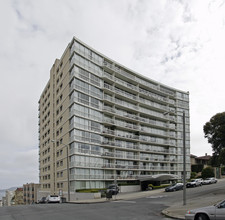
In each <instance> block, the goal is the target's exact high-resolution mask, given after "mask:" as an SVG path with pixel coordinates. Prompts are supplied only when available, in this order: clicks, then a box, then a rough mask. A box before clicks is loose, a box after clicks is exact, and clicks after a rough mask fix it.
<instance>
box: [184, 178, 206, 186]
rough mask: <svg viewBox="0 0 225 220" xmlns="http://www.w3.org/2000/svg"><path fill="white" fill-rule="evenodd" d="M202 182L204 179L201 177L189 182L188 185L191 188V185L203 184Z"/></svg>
mask: <svg viewBox="0 0 225 220" xmlns="http://www.w3.org/2000/svg"><path fill="white" fill-rule="evenodd" d="M202 182H203V180H202V179H201V178H200V179H195V180H192V181H191V182H188V183H187V184H186V187H187V188H189V187H196V186H201V185H202Z"/></svg>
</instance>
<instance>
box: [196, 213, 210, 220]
mask: <svg viewBox="0 0 225 220" xmlns="http://www.w3.org/2000/svg"><path fill="white" fill-rule="evenodd" d="M208 219H209V218H208V217H207V216H206V215H204V214H199V215H198V216H197V218H196V220H208Z"/></svg>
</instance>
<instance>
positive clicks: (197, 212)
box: [185, 200, 225, 220]
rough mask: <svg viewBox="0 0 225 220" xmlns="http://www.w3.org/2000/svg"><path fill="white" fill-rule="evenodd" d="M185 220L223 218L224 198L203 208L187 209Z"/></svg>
mask: <svg viewBox="0 0 225 220" xmlns="http://www.w3.org/2000/svg"><path fill="white" fill-rule="evenodd" d="M185 219H186V220H215V219H225V200H223V201H222V202H220V203H218V204H216V205H213V206H207V207H203V208H198V209H193V210H189V211H187V213H186V215H185Z"/></svg>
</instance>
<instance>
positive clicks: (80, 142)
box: [39, 37, 190, 200]
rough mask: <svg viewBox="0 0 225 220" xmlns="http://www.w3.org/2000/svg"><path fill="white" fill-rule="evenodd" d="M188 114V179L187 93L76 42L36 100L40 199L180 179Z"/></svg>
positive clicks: (70, 47) (53, 69)
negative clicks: (144, 180) (158, 178)
mask: <svg viewBox="0 0 225 220" xmlns="http://www.w3.org/2000/svg"><path fill="white" fill-rule="evenodd" d="M183 113H185V137H186V141H185V145H186V155H187V159H186V163H187V164H186V165H187V166H186V167H187V178H189V177H190V120H189V93H188V92H184V91H181V90H178V89H175V88H172V87H169V86H167V85H164V84H161V83H160V82H156V81H154V80H152V79H150V78H147V77H145V76H143V75H141V74H138V73H136V72H134V71H132V70H130V69H128V68H126V67H124V66H123V65H121V64H119V63H117V62H115V61H114V60H112V59H110V58H108V57H106V56H105V55H103V54H101V53H99V52H98V51H96V50H94V49H93V48H91V47H90V46H88V45H86V44H85V43H83V42H82V41H80V40H78V39H77V38H75V37H74V38H73V39H72V41H71V42H70V43H69V45H68V46H67V48H66V50H65V52H64V53H63V55H62V57H61V58H60V59H56V61H55V63H54V64H53V66H52V68H51V71H50V79H49V81H48V82H47V84H46V87H45V88H44V90H43V92H42V94H41V96H40V100H39V171H40V172H39V178H40V184H41V185H40V186H41V189H40V191H41V192H42V194H43V195H48V194H60V195H62V196H65V197H67V199H68V200H72V199H73V198H74V197H73V195H74V194H75V193H76V190H78V189H89V188H105V187H107V186H108V185H109V184H111V183H113V182H118V183H123V184H136V183H137V182H138V181H139V180H140V179H141V177H143V176H149V175H157V174H171V175H176V176H177V177H178V179H182V176H183V146H184V143H183V137H184V135H183V119H184V118H183Z"/></svg>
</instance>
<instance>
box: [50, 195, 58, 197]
mask: <svg viewBox="0 0 225 220" xmlns="http://www.w3.org/2000/svg"><path fill="white" fill-rule="evenodd" d="M50 197H58V196H56V195H52V196H50Z"/></svg>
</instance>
